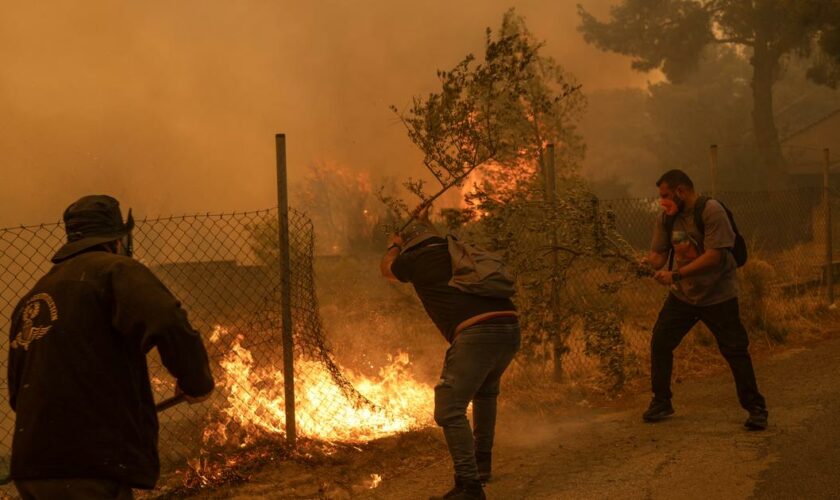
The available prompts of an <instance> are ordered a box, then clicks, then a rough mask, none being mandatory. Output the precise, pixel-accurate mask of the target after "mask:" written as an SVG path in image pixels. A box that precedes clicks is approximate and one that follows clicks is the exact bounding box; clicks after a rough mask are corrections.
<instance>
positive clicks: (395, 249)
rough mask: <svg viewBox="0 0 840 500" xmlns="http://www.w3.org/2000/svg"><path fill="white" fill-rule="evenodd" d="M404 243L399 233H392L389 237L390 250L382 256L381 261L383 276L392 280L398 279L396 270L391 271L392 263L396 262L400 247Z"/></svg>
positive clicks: (380, 268)
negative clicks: (395, 274) (395, 273)
mask: <svg viewBox="0 0 840 500" xmlns="http://www.w3.org/2000/svg"><path fill="white" fill-rule="evenodd" d="M402 244H403V239H402V237H400V236H399V235H397V234H394V235H391V237H390V238H388V245H389V246H388V250H387V251H385V255H383V256H382V261H381V262H380V263H379V271H380V272H381V273H382V277H383V278H388V279H389V280H391V281H398V280H397V277H396V276H394V272H393V271H391V265H393V264H394V261H395V260H397V257H399V256H400V248H401V245H402Z"/></svg>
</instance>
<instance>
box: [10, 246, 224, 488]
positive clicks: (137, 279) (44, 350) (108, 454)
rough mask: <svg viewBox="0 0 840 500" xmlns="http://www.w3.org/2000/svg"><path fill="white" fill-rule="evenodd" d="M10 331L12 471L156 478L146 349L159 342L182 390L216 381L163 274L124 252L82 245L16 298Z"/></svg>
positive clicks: (146, 481)
mask: <svg viewBox="0 0 840 500" xmlns="http://www.w3.org/2000/svg"><path fill="white" fill-rule="evenodd" d="M10 333H11V336H10V347H9V372H8V377H9V402H10V404H11V406H12V409H13V410H15V412H16V420H15V432H14V437H13V441H12V463H11V475H12V478H13V479H49V478H66V477H78V478H110V479H114V480H117V481H120V482H123V483H126V484H129V485H131V486H133V487H138V488H152V487H154V485H155V482H156V481H157V479H158V476H159V473H160V472H159V469H160V466H159V460H158V453H157V436H158V421H157V414H156V412H155V403H154V399H153V397H152V389H151V385H150V382H149V373H148V368H147V366H146V353H147V352H148V351H149V350H151V349H152V348H153V347H157V349H158V352H159V353H160V357H161V360H162V361H163V364H164V365H165V366H166V368H167V369H168V370H169V371H170V372H171V373H172V375H173V376H174V377H175V378H176V379H177V380H178V384H179V386H180V387H181V388H182V390H183V391H184V392H185V393H186V394H188V395H191V396H201V395H204V394H207V393H208V392H210V391H211V390H212V388H213V377H212V375H211V373H210V368H209V365H208V360H207V352H206V351H205V349H204V345H203V344H202V341H201V337H200V336H199V335H198V334H197V333H196V332H195V330H193V328H192V327H191V326H190V324H189V322H188V320H187V315H186V312H185V311H184V310H183V309H182V308H181V306H180V303H179V302H178V301H177V300H176V299H175V297H173V296H172V294H171V293H170V292H169V291H168V290H167V289H166V287H165V286H164V285H163V283H161V282H160V280H158V279H157V278H156V277H155V276H154V275H153V274H152V272H151V271H149V269H147V268H146V267H145V266H144V265H142V264H140V263H139V262H137V261H135V260H133V259H130V258H128V257H123V256H119V255H116V254H112V253H108V252H103V251H91V252H87V253H82V254H80V255H76V256H74V257H71V258H69V259H67V260H65V261H62V262H60V263H58V264H56V265H55V266H54V267H53V268H52V269H51V270H50V271H49V272H48V273H47V275H46V276H44V277H43V278H41V280H40V281H38V283H37V284H36V285H35V287H34V288H33V289H32V291H30V292H29V293H28V294H27V295H26V296H24V297H23V299H22V300H21V302H20V303H19V304H18V306H17V307H16V308H15V310H14V313H13V314H12V322H11V332H10Z"/></svg>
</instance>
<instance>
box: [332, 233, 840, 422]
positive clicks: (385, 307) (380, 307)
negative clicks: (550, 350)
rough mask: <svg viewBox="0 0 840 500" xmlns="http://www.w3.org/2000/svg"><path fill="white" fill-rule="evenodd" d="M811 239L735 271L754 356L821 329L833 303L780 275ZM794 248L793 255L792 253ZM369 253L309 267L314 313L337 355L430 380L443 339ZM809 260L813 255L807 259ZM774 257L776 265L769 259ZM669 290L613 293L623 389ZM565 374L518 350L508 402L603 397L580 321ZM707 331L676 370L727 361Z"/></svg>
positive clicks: (537, 406) (364, 366)
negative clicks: (394, 363) (557, 377)
mask: <svg viewBox="0 0 840 500" xmlns="http://www.w3.org/2000/svg"><path fill="white" fill-rule="evenodd" d="M814 252H815V250H814V249H813V248H807V249H806V248H804V247H803V248H799V249H795V250H791V251H788V252H785V253H783V254H778V255H773V256H762V255H751V259H750V262H749V263H748V264H747V266H745V267H744V268H743V269H741V270H740V271H739V277H740V280H741V290H742V292H741V311H742V319H743V321H744V324H745V326H746V327H747V330H748V331H749V333H750V338H751V340H752V347H751V350H752V352H753V353H754V355H755V356H757V357H762V356H764V355H766V354H767V353H772V352H776V351H778V350H781V349H786V348H788V347H789V346H793V345H799V344H802V343H807V342H810V341H813V340H814V339H818V338H822V337H824V336H825V335H826V332H827V331H828V329H829V328H830V327H829V325H830V324H832V323H834V322H836V321H837V320H840V312H838V311H833V310H829V308H828V307H827V305H826V304H825V299H824V297H823V296H822V293H824V292H821V291H820V290H815V291H813V292H812V293H808V294H805V295H802V296H799V297H793V298H789V297H783V296H782V295H781V293H780V291H779V288H778V284H779V283H780V282H782V281H783V279H787V277H789V276H805V275H806V274H805V273H806V269H810V271H808V272H809V273H811V274H810V276H813V273H814V268H813V266H812V267H811V268H808V267H807V266H805V265H803V264H802V261H803V260H806V261H807V260H810V257H808V258H807V259H805V258H804V257H803V256H805V255H806V254H807V255H808V256H811V255H812V254H813V253H814ZM797 256H798V257H797ZM378 258H379V256H376V255H369V256H360V257H341V258H328V259H319V260H318V263H317V269H316V271H317V272H316V278H317V286H318V295H319V299H320V301H321V314H322V317H323V319H324V323H325V326H326V331H327V335H328V337H329V339H330V342H331V343H332V345H333V347H334V351H335V355H336V358H337V359H338V360H339V362H340V363H341V364H342V366H346V367H349V368H352V369H353V370H354V371H362V372H365V371H367V372H369V373H374V372H375V371H376V370H377V369H378V368H379V367H380V366H383V365H384V364H386V363H387V362H388V359H389V358H388V355H389V354H394V353H396V352H399V351H404V352H408V353H409V355H410V357H411V359H412V363H413V368H414V371H415V377H416V378H417V379H418V380H421V381H424V382H427V383H429V384H430V385H432V384H434V382H435V381H436V380H437V378H438V376H439V373H440V368H441V364H442V360H443V353H444V351H445V350H446V347H447V344H446V342H445V341H444V340H443V338H442V337H441V336H440V333H438V332H437V330H436V329H435V327H434V325H433V324H432V323H431V321H430V320H429V319H428V317H427V316H426V314H425V312H424V310H423V308H422V305H421V304H420V303H419V301H418V300H417V298H416V296H415V294H414V291H413V289H412V288H411V286H410V285H404V284H393V283H389V282H387V281H386V280H384V279H383V278H381V277H380V276H379V271H378ZM810 261H811V262H813V260H810ZM770 262H772V263H773V265H771V264H770ZM606 275H607V274H606V272H605V271H603V272H601V274H599V271H598V270H597V269H594V270H591V272H589V273H587V274H586V275H582V276H584V277H588V279H591V280H592V281H593V282H597V280H599V279H603V278H604V277H605V276H606ZM665 295H666V292H665V290H664V289H663V288H662V287H660V286H659V285H657V284H655V283H654V282H653V281H652V280H650V279H641V280H638V281H636V282H633V283H630V284H629V285H628V286H625V287H623V288H622V289H621V290H620V291H619V292H618V293H617V294H614V295H613V296H612V297H611V300H613V301H614V303H615V304H616V306H617V307H618V309H619V310H620V311H621V313H622V318H623V324H622V333H623V337H624V341H625V353H626V361H625V373H626V376H627V384H626V386H625V389H624V392H625V393H632V392H637V391H641V390H647V380H648V373H649V370H648V366H649V363H650V352H649V342H650V335H651V331H652V328H653V324H654V323H655V321H656V317H657V315H658V313H659V308H660V307H661V305H662V302H663V300H664V298H665ZM569 348H570V352H569V353H568V354H567V355H566V356H565V357H564V362H563V377H562V382H561V383H558V382H556V381H554V377H553V366H552V362H551V361H550V356H545V357H546V358H549V360H548V361H542V360H529V359H526V358H525V356H523V355H520V356H518V357H517V359H516V360H515V362H514V363H513V364H512V365H511V368H510V369H509V370H508V372H507V373H506V375H505V379H504V392H505V394H506V400H507V403H505V404H516V405H517V406H521V407H524V408H528V409H531V410H533V411H537V412H542V411H548V409H549V408H551V407H553V406H557V405H564V404H569V403H581V402H584V401H589V402H592V401H597V400H600V401H607V400H609V399H613V398H616V397H621V394H617V395H616V394H610V393H609V391H608V390H607V388H606V385H605V382H604V379H603V376H602V374H601V370H600V360H599V359H597V358H594V357H591V356H587V355H586V354H585V353H584V350H585V342H584V337H583V332H582V329H581V328H580V327H579V326H577V327H575V328H574V329H573V332H572V334H571V336H570V338H569ZM726 369H728V368H727V365H726V362H725V361H724V360H723V358H722V357H721V355H720V354H719V352H718V349H717V345H716V343H715V340H714V337H713V336H712V334H711V333H710V332H709V331H708V330H707V329H706V328H705V327H704V326H703V325H702V324H701V325H698V326H697V327H695V329H694V331H693V332H691V333H690V334H689V335H688V336H687V337H686V339H685V340H684V341H683V343H682V344H681V345H680V347H679V348H678V349H677V351H676V352H675V364H674V379H675V381H676V382H679V381H681V380H682V379H685V378H694V377H698V376H704V375H706V374H710V373H716V372H720V371H723V370H726Z"/></svg>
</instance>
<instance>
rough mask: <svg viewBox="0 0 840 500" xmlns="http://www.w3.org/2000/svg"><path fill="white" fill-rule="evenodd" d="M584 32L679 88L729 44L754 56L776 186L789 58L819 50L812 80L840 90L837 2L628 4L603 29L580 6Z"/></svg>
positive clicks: (758, 137)
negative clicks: (781, 92) (779, 106)
mask: <svg viewBox="0 0 840 500" xmlns="http://www.w3.org/2000/svg"><path fill="white" fill-rule="evenodd" d="M578 12H579V14H580V17H581V25H580V28H579V29H580V31H581V32H582V33H583V36H584V39H585V40H586V41H587V42H588V43H591V44H593V45H595V46H596V47H598V48H600V49H602V50H606V51H612V52H617V53H619V54H624V55H629V56H633V57H634V60H633V62H632V67H633V68H634V69H637V70H640V71H651V70H654V69H661V70H662V71H663V73H664V74H665V76H666V77H667V78H668V79H669V80H671V81H673V82H678V81H680V80H681V79H683V78H685V76H686V75H687V74H688V73H689V72H690V71H691V70H692V69H693V68H695V67H696V66H697V64H698V61H699V60H700V58H701V56H702V55H703V52H704V49H705V48H706V47H707V46H709V45H713V44H727V45H731V46H734V47H736V49H737V50H747V51H749V53H750V64H751V65H752V129H753V135H754V142H755V146H756V152H757V154H758V156H759V161H760V164H761V165H763V166H764V167H765V169H766V174H767V175H766V178H767V179H768V183H769V185H770V186H772V187H780V186H782V185H784V178H785V174H784V169H783V158H782V153H781V147H780V144H779V134H778V131H777V129H776V125H775V121H774V116H773V85H774V83H775V82H776V80H777V78H778V76H779V73H780V70H781V66H782V64H783V62H784V58H785V57H786V56H790V55H809V54H811V52H812V51H815V50H817V51H819V52H820V53H821V54H824V56H825V57H822V58H818V59H817V60H816V61H815V64H814V66H813V67H812V68H811V71H810V72H809V74H810V75H811V77H812V78H814V79H815V80H816V81H820V82H822V83H825V84H829V85H831V84H834V83H835V82H836V81H837V79H836V77H834V76H833V75H836V74H837V73H836V72H832V70H831V69H832V68H835V67H836V64H835V63H837V62H838V61H840V31H838V30H839V29H840V2H838V1H836V0H753V1H748V0H623V1H622V3H621V4H619V5H617V6H615V7H613V8H612V9H611V12H610V17H611V19H610V21H608V22H601V21H599V20H597V19H596V18H595V17H594V16H593V15H592V14H590V13H589V12H587V11H586V10H585V9H584V8H583V7H582V6H580V5H578Z"/></svg>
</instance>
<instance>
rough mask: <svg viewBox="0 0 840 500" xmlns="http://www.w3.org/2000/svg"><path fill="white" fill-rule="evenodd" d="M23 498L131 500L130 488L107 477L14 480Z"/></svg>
mask: <svg viewBox="0 0 840 500" xmlns="http://www.w3.org/2000/svg"><path fill="white" fill-rule="evenodd" d="M15 487H16V488H17V490H18V493H20V496H21V498H22V499H23V500H58V499H61V500H105V499H109V500H111V499H113V500H131V499H133V498H134V493H133V492H132V491H131V488H130V487H128V486H126V485H124V484H122V483H118V482H116V481H111V480H109V479H28V480H21V481H15Z"/></svg>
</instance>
